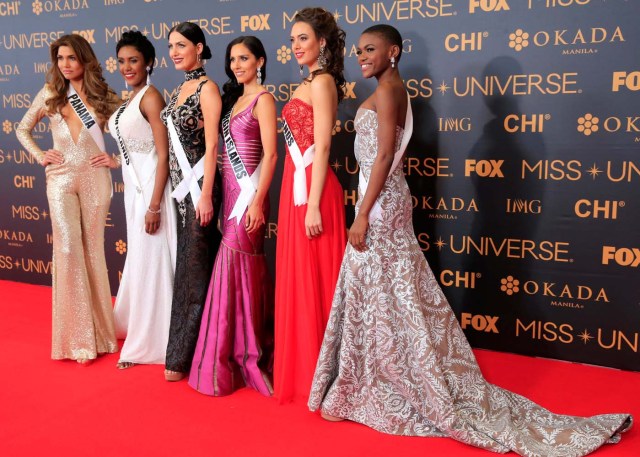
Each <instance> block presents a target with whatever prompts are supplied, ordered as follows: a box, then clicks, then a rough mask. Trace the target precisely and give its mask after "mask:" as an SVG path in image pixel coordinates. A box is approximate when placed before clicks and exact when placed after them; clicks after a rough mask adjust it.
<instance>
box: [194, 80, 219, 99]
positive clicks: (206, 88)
mask: <svg viewBox="0 0 640 457" xmlns="http://www.w3.org/2000/svg"><path fill="white" fill-rule="evenodd" d="M202 81H204V84H202V88H201V89H200V90H201V92H202V93H203V94H207V95H218V97H219V96H220V88H219V87H218V84H217V83H216V82H215V81H214V80H213V79H209V78H205V79H204V80H202ZM202 81H201V82H199V83H198V84H201V83H202Z"/></svg>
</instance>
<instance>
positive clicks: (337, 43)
mask: <svg viewBox="0 0 640 457" xmlns="http://www.w3.org/2000/svg"><path fill="white" fill-rule="evenodd" d="M293 22H305V23H307V24H309V25H310V26H311V28H312V29H313V31H314V32H315V34H316V38H317V39H320V38H324V40H325V42H326V45H325V49H324V55H325V57H326V59H327V65H325V66H324V67H323V68H322V69H321V70H320V69H318V70H315V71H313V72H311V74H310V75H309V79H310V80H311V79H313V78H314V77H315V75H318V74H320V73H329V74H330V75H331V76H333V79H334V81H335V83H336V89H337V90H338V101H341V100H342V99H343V98H344V85H345V82H346V81H345V79H344V48H345V38H346V33H345V32H344V30H342V29H341V28H340V27H338V24H337V23H336V20H335V18H334V17H333V14H331V13H330V12H328V11H327V10H325V9H324V8H303V9H301V10H300V11H298V12H297V13H296V15H295V16H294V18H293Z"/></svg>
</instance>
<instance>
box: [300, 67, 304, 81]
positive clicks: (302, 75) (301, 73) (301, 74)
mask: <svg viewBox="0 0 640 457" xmlns="http://www.w3.org/2000/svg"><path fill="white" fill-rule="evenodd" d="M300 77H301V78H303V77H304V72H303V71H302V65H300Z"/></svg>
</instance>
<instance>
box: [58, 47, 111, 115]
mask: <svg viewBox="0 0 640 457" xmlns="http://www.w3.org/2000/svg"><path fill="white" fill-rule="evenodd" d="M61 46H67V47H69V48H71V49H73V53H74V54H75V55H76V57H77V59H78V62H80V63H81V64H82V66H83V67H84V76H83V83H84V85H83V87H84V92H85V94H86V96H87V102H88V103H89V105H91V106H92V107H93V109H94V110H95V112H96V113H97V114H98V115H99V116H100V117H102V118H103V119H108V118H109V116H111V114H112V113H113V111H114V110H115V108H116V106H117V102H118V96H117V95H116V93H115V92H114V91H113V90H112V89H111V88H110V87H109V85H108V84H107V82H106V81H105V80H104V77H103V76H102V67H101V66H100V62H98V58H97V57H96V55H95V53H94V52H93V49H91V45H90V44H89V43H88V42H87V40H85V39H84V38H83V37H81V36H80V35H75V34H72V35H63V36H61V37H60V38H58V39H57V40H56V41H54V42H53V43H51V48H50V50H49V51H50V55H51V63H52V65H51V68H50V69H49V72H48V73H47V83H48V84H49V87H50V88H51V90H52V91H53V93H54V95H53V97H51V98H50V99H48V100H47V109H48V111H49V113H59V112H60V110H61V109H62V107H63V106H64V105H65V104H66V103H67V89H68V88H69V80H67V79H65V77H64V76H63V75H62V72H61V71H60V69H59V68H58V49H60V47H61Z"/></svg>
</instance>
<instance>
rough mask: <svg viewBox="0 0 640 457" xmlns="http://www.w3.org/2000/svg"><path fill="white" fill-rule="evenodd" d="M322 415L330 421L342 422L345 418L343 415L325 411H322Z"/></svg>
mask: <svg viewBox="0 0 640 457" xmlns="http://www.w3.org/2000/svg"><path fill="white" fill-rule="evenodd" d="M320 417H322V418H323V419H324V420H326V421H329V422H342V421H343V420H344V419H343V418H342V417H336V416H332V415H331V414H327V413H325V412H324V411H320Z"/></svg>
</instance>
